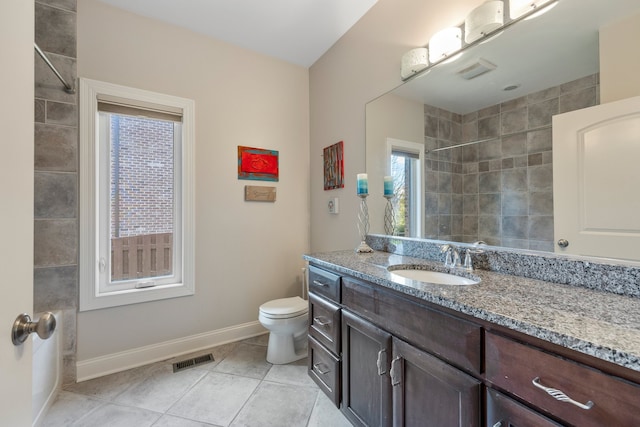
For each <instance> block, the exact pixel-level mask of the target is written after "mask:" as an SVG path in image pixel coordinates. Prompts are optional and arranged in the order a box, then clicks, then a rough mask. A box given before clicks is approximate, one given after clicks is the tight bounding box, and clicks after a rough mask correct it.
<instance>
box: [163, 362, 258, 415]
mask: <svg viewBox="0 0 640 427" xmlns="http://www.w3.org/2000/svg"><path fill="white" fill-rule="evenodd" d="M258 384H260V381H259V380H257V379H253V378H247V377H241V376H237V375H228V374H223V373H217V372H209V373H207V375H206V376H205V377H204V378H203V379H202V380H200V381H199V382H198V384H196V385H195V386H194V387H193V388H192V389H191V390H189V391H188V392H187V393H186V394H185V395H184V396H183V397H182V398H181V399H180V400H179V401H178V402H177V403H176V404H175V405H173V407H171V409H169V411H168V414H170V415H177V416H179V417H182V418H187V419H190V420H194V421H201V422H205V423H211V424H216V425H220V426H228V425H229V423H230V422H231V420H233V418H234V417H235V416H236V415H237V414H238V412H239V411H240V409H241V408H242V406H243V405H244V404H245V403H246V401H247V399H249V396H251V394H252V393H253V392H254V390H255V389H256V387H258Z"/></svg>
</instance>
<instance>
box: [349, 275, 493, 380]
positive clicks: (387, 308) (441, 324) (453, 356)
mask: <svg viewBox="0 0 640 427" xmlns="http://www.w3.org/2000/svg"><path fill="white" fill-rule="evenodd" d="M342 302H343V306H344V307H345V308H348V309H349V310H351V311H353V312H354V313H356V314H358V315H360V316H361V317H364V318H365V319H368V320H370V321H371V322H373V323H374V324H376V325H379V326H380V327H382V328H383V329H384V330H386V331H388V332H391V333H392V334H393V335H395V336H397V337H399V338H401V339H402V340H404V341H407V342H409V343H411V344H413V345H414V346H416V347H418V348H420V349H422V350H424V351H427V352H429V353H431V354H435V355H436V356H439V357H440V358H442V359H444V360H446V361H447V362H449V363H451V364H452V365H455V366H457V367H459V368H462V369H464V370H466V371H468V372H471V373H475V374H479V373H480V367H481V344H482V328H481V327H480V326H479V325H476V324H474V323H471V322H467V321H466V320H462V319H459V318H457V317H453V316H450V315H448V314H445V313H443V312H440V311H437V310H434V309H431V308H429V307H427V306H426V305H422V304H418V303H416V302H413V301H410V300H408V299H405V298H403V297H401V296H399V295H395V294H393V293H391V292H389V291H386V290H383V289H379V288H377V287H372V286H370V285H368V284H366V283H363V282H360V281H357V280H354V279H351V278H347V277H343V278H342Z"/></svg>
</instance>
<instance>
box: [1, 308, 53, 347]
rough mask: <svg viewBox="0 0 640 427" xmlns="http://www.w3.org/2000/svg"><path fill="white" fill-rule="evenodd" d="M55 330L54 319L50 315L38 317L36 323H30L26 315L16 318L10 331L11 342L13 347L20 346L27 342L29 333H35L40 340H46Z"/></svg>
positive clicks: (29, 318)
mask: <svg viewBox="0 0 640 427" xmlns="http://www.w3.org/2000/svg"><path fill="white" fill-rule="evenodd" d="M55 329H56V318H55V316H54V315H53V314H52V313H45V314H43V315H42V316H40V319H38V321H37V322H32V321H31V317H30V316H29V315H28V314H27V313H23V314H21V315H19V316H18V317H16V321H15V322H13V328H12V329H11V341H12V342H13V345H20V344H22V343H24V342H25V341H26V340H27V337H28V336H29V334H30V333H32V332H35V333H36V334H38V336H39V337H40V338H42V339H43V340H46V339H47V338H49V337H50V336H51V335H53V331H55Z"/></svg>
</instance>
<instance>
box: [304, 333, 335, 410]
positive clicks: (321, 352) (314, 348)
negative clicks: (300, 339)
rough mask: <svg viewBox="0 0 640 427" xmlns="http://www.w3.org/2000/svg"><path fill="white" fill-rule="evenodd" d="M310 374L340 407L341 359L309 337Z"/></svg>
mask: <svg viewBox="0 0 640 427" xmlns="http://www.w3.org/2000/svg"><path fill="white" fill-rule="evenodd" d="M308 358H309V376H310V377H311V379H313V381H314V382H315V383H316V384H318V387H320V390H322V391H323V392H324V394H326V395H327V397H329V399H331V401H332V402H333V404H334V405H336V406H337V407H338V408H339V407H340V374H341V370H340V359H338V357H337V356H335V355H334V354H332V353H331V352H330V351H329V350H327V349H326V348H325V347H323V346H322V345H321V344H320V343H319V342H318V341H316V340H315V339H313V338H312V337H309V356H308Z"/></svg>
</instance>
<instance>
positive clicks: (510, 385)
mask: <svg viewBox="0 0 640 427" xmlns="http://www.w3.org/2000/svg"><path fill="white" fill-rule="evenodd" d="M485 348H486V370H487V372H486V379H487V380H488V381H489V382H490V383H491V384H492V385H495V386H497V387H500V388H501V389H503V390H504V391H505V392H507V393H509V394H512V395H514V396H517V397H518V398H519V399H521V400H523V401H526V402H529V403H530V404H531V405H532V406H534V407H536V408H539V409H540V410H541V411H544V412H545V413H548V414H551V415H552V416H553V417H554V418H557V419H558V420H560V421H562V423H566V424H569V425H576V426H581V427H582V426H585V427H588V426H593V427H600V426H638V425H640V386H638V385H637V384H632V383H630V382H628V381H624V380H622V379H620V378H616V377H613V376H611V375H608V374H605V373H603V372H601V371H599V370H597V369H594V368H591V367H589V366H585V365H583V364H579V363H577V362H574V361H572V360H569V359H566V358H562V357H559V356H557V355H555V354H552V353H548V352H545V351H542V350H541V349H538V348H536V347H534V346H531V345H527V344H524V343H520V342H518V341H515V340H512V339H510V338H507V337H503V336H500V335H496V334H493V333H489V332H488V333H487V334H486V344H485ZM543 387H544V388H547V390H546V391H545V390H543V389H542V388H543Z"/></svg>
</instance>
